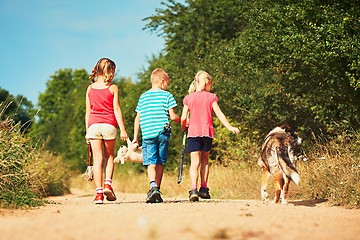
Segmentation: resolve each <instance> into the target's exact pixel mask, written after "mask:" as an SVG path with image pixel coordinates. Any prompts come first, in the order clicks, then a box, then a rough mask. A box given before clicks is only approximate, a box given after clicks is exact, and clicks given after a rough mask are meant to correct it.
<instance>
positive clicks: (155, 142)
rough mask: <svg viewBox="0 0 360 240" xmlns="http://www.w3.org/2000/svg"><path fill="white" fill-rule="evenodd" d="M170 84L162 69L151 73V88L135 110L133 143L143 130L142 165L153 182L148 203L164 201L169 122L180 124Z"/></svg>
mask: <svg viewBox="0 0 360 240" xmlns="http://www.w3.org/2000/svg"><path fill="white" fill-rule="evenodd" d="M169 81H170V78H169V75H168V74H167V73H166V72H165V71H164V70H163V69H161V68H156V69H155V70H154V71H152V73H151V89H150V90H148V91H146V92H145V93H143V94H142V95H141V96H140V98H139V101H138V105H137V107H136V109H135V111H136V113H137V114H136V117H135V123H134V140H133V142H138V134H139V130H140V129H141V134H142V152H143V159H144V162H143V165H145V166H147V173H148V178H149V181H150V190H149V192H148V194H147V198H146V203H161V202H163V200H162V198H161V193H160V185H161V180H162V176H163V173H164V164H165V163H166V162H167V155H168V148H169V142H170V134H171V127H170V123H169V120H173V121H175V122H177V123H180V117H179V116H178V115H177V114H176V113H175V111H174V107H176V106H177V104H176V101H175V99H174V96H173V95H172V94H171V93H170V92H168V91H166V89H167V87H168V84H169Z"/></svg>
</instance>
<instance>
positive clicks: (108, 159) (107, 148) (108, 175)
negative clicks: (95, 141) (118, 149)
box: [104, 139, 116, 185]
mask: <svg viewBox="0 0 360 240" xmlns="http://www.w3.org/2000/svg"><path fill="white" fill-rule="evenodd" d="M115 143H116V139H112V140H104V154H105V181H106V180H112V178H113V174H114V149H115ZM110 185H111V184H110Z"/></svg>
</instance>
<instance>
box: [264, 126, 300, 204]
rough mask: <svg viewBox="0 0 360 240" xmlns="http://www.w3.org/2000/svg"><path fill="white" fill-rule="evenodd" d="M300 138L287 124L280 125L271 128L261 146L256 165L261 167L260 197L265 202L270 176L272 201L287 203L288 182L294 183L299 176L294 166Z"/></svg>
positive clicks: (298, 179) (297, 181)
mask: <svg viewBox="0 0 360 240" xmlns="http://www.w3.org/2000/svg"><path fill="white" fill-rule="evenodd" d="M301 141H302V139H301V138H300V137H298V136H297V135H296V133H295V132H294V130H293V129H292V128H291V127H290V126H289V125H282V126H279V127H276V128H274V129H273V130H271V131H270V132H269V133H268V135H267V136H266V138H265V141H264V143H263V145H262V147H261V156H260V158H259V160H258V165H260V167H261V169H262V178H261V199H262V201H263V203H267V202H268V200H269V198H268V193H267V192H266V187H267V185H268V180H269V178H270V176H272V177H273V179H274V183H275V198H274V201H273V203H278V202H279V200H280V199H281V203H282V204H287V198H288V191H289V184H290V181H291V180H292V181H293V182H294V183H295V184H296V185H298V184H299V182H300V176H299V173H298V172H297V170H296V168H295V162H296V160H297V153H298V150H299V146H300V144H301Z"/></svg>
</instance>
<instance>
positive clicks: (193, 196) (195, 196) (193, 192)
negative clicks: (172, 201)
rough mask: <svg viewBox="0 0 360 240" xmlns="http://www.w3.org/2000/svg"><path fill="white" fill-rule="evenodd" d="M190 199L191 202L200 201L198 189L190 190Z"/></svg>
mask: <svg viewBox="0 0 360 240" xmlns="http://www.w3.org/2000/svg"><path fill="white" fill-rule="evenodd" d="M189 200H190V202H198V201H199V192H198V191H197V190H190V191H189Z"/></svg>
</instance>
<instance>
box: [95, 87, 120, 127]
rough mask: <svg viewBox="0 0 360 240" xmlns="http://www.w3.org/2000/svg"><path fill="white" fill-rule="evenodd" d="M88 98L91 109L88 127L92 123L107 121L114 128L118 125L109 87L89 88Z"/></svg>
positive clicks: (112, 96)
mask: <svg viewBox="0 0 360 240" xmlns="http://www.w3.org/2000/svg"><path fill="white" fill-rule="evenodd" d="M89 100H90V109H91V111H90V116H89V122H88V127H89V126H90V125H91V124H94V123H108V124H111V125H113V126H114V127H116V128H117V127H118V123H117V121H116V118H115V114H114V106H113V100H114V95H113V94H112V93H111V92H110V90H109V88H104V89H96V88H91V89H90V91H89Z"/></svg>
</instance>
